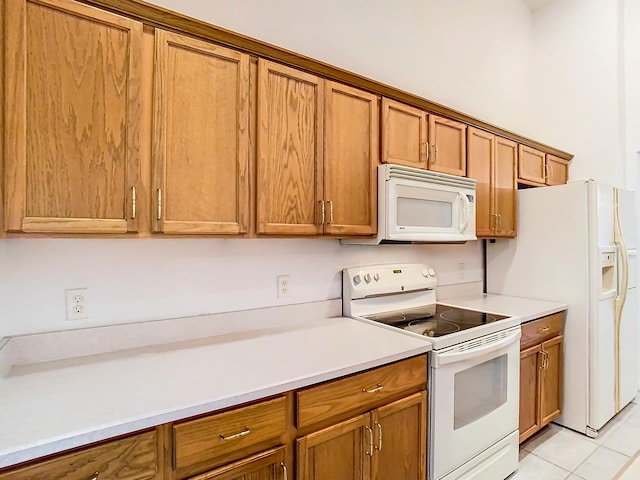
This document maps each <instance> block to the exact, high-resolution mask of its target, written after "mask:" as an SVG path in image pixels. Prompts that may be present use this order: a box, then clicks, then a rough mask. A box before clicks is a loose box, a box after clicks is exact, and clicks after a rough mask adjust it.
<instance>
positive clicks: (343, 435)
mask: <svg viewBox="0 0 640 480" xmlns="http://www.w3.org/2000/svg"><path fill="white" fill-rule="evenodd" d="M370 421H371V416H370V414H368V413H366V414H364V415H360V416H358V417H355V418H352V419H350V420H347V421H345V422H342V423H339V424H337V425H333V426H331V427H328V428H325V429H323V430H319V431H317V432H314V433H311V434H309V435H306V436H304V437H302V438H300V439H298V440H296V445H297V475H296V478H297V479H298V480H337V479H340V480H368V479H369V478H370V461H369V458H370V457H369V455H367V454H366V453H369V454H372V453H373V444H372V443H370V440H371V438H370V434H369V430H366V429H367V428H370V426H369V424H370Z"/></svg>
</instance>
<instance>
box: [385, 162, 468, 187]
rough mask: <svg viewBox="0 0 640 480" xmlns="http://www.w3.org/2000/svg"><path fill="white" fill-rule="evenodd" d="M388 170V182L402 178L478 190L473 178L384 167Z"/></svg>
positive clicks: (400, 166) (414, 169) (391, 166)
mask: <svg viewBox="0 0 640 480" xmlns="http://www.w3.org/2000/svg"><path fill="white" fill-rule="evenodd" d="M383 168H385V170H386V177H387V179H388V180H391V179H393V178H401V179H403V180H413V181H418V182H424V181H427V182H429V183H437V184H440V185H451V186H456V187H463V188H471V189H475V188H476V181H475V179H473V178H465V177H457V176H455V175H449V174H446V173H440V172H432V171H430V170H421V169H419V168H412V167H404V166H402V165H390V164H388V165H383Z"/></svg>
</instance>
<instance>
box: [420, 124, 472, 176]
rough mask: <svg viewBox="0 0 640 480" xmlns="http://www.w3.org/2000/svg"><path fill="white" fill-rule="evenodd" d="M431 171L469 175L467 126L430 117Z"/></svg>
mask: <svg viewBox="0 0 640 480" xmlns="http://www.w3.org/2000/svg"><path fill="white" fill-rule="evenodd" d="M429 143H430V146H431V156H430V158H429V170H433V171H435V172H441V173H449V174H451V175H459V176H462V177H464V176H465V175H466V174H467V151H466V150H467V149H466V145H467V126H466V125H465V124H464V123H460V122H454V121H453V120H449V119H448V118H442V117H438V116H437V115H429Z"/></svg>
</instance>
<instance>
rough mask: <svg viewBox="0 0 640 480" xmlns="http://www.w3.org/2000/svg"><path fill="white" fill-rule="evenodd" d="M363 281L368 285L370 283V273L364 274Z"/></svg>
mask: <svg viewBox="0 0 640 480" xmlns="http://www.w3.org/2000/svg"><path fill="white" fill-rule="evenodd" d="M364 281H365V282H367V283H369V282H370V281H371V274H370V273H365V275H364Z"/></svg>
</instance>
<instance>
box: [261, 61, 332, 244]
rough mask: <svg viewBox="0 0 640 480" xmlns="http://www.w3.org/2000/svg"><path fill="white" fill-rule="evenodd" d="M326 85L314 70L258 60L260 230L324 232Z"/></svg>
mask: <svg viewBox="0 0 640 480" xmlns="http://www.w3.org/2000/svg"><path fill="white" fill-rule="evenodd" d="M322 87H323V83H322V81H321V79H319V78H318V77H316V76H314V75H309V74H307V73H304V72H301V71H298V70H294V69H292V68H288V67H285V66H282V65H278V64H275V63H272V62H269V61H267V60H262V59H260V60H259V62H258V132H257V133H258V153H257V171H258V172H257V202H258V203H257V232H258V233H272V234H273V233H276V234H292V235H316V234H319V233H322V221H321V219H320V214H321V213H320V212H321V206H320V200H321V198H322V185H323V180H322V118H323V117H322V104H321V103H320V102H321V99H322V98H323V92H322Z"/></svg>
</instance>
